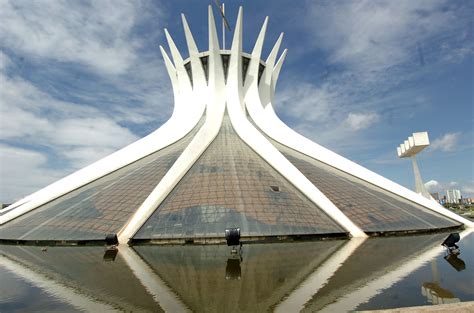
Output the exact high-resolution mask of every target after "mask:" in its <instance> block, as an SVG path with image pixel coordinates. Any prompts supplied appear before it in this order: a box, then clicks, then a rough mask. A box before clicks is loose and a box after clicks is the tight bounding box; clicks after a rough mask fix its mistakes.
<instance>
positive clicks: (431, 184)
mask: <svg viewBox="0 0 474 313" xmlns="http://www.w3.org/2000/svg"><path fill="white" fill-rule="evenodd" d="M440 186H441V185H440V183H439V182H437V181H436V180H430V181H428V182H426V183H425V188H426V190H427V191H428V192H438V191H439V190H440Z"/></svg>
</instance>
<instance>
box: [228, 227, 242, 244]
mask: <svg viewBox="0 0 474 313" xmlns="http://www.w3.org/2000/svg"><path fill="white" fill-rule="evenodd" d="M225 240H226V241H227V245H228V246H229V247H230V246H239V245H242V244H241V242H240V228H227V229H226V230H225Z"/></svg>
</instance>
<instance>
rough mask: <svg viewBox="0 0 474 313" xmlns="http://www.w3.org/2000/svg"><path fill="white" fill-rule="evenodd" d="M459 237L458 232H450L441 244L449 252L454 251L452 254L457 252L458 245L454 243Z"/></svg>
mask: <svg viewBox="0 0 474 313" xmlns="http://www.w3.org/2000/svg"><path fill="white" fill-rule="evenodd" d="M459 239H460V237H459V234H458V233H451V234H449V236H448V238H446V239H445V240H444V241H443V243H442V244H441V245H442V246H445V247H446V248H447V249H448V252H449V253H454V254H459V247H458V245H457V244H456V242H458V241H459Z"/></svg>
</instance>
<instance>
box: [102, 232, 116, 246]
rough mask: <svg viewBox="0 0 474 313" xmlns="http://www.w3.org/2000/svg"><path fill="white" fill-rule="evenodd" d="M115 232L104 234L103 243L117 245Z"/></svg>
mask: <svg viewBox="0 0 474 313" xmlns="http://www.w3.org/2000/svg"><path fill="white" fill-rule="evenodd" d="M118 243H119V242H118V238H117V234H107V235H105V244H106V245H107V246H118Z"/></svg>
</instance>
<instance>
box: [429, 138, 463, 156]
mask: <svg viewBox="0 0 474 313" xmlns="http://www.w3.org/2000/svg"><path fill="white" fill-rule="evenodd" d="M460 137H461V133H447V134H444V135H443V136H441V137H438V138H436V139H435V140H433V142H432V143H431V145H430V147H431V149H432V150H440V151H445V152H449V151H453V150H455V149H456V147H457V145H458V142H459V139H460Z"/></svg>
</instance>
